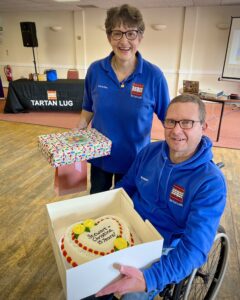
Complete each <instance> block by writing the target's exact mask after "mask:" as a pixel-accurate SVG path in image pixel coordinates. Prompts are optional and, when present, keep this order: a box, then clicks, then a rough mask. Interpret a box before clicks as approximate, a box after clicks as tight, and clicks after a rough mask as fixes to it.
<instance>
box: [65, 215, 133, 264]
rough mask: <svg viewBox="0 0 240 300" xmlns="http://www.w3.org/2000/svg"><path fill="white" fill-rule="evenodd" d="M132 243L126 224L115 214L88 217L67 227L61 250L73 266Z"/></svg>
mask: <svg viewBox="0 0 240 300" xmlns="http://www.w3.org/2000/svg"><path fill="white" fill-rule="evenodd" d="M133 245H134V240H133V237H132V234H131V233H130V231H129V228H128V226H127V224H126V223H125V222H124V221H123V220H122V219H121V218H119V217H116V216H111V215H107V216H103V217H100V218H98V219H96V220H92V219H88V220H85V221H82V222H78V223H75V224H72V225H71V226H70V227H68V229H67V231H66V233H65V235H64V237H63V238H62V240H61V251H62V254H63V256H64V257H65V258H66V260H67V262H68V263H70V264H71V265H72V266H73V267H76V266H78V265H79V264H82V263H84V262H87V261H89V260H92V259H95V258H98V257H100V256H104V255H108V254H110V253H113V252H114V251H118V250H121V249H124V248H126V247H130V246H133Z"/></svg>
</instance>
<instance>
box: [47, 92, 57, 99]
mask: <svg viewBox="0 0 240 300" xmlns="http://www.w3.org/2000/svg"><path fill="white" fill-rule="evenodd" d="M47 97H48V100H57V92H56V91H47Z"/></svg>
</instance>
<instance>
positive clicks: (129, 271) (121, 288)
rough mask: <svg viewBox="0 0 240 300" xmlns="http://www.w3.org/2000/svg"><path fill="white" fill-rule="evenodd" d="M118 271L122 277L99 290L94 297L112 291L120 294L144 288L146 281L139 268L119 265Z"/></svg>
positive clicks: (143, 289)
mask: <svg viewBox="0 0 240 300" xmlns="http://www.w3.org/2000/svg"><path fill="white" fill-rule="evenodd" d="M119 271H120V273H121V275H123V276H122V278H120V279H118V280H117V281H115V282H113V283H110V284H109V285H108V286H106V287H105V288H103V289H102V290H100V291H99V292H98V293H97V294H96V297H100V296H104V295H108V294H112V293H116V294H118V295H120V296H121V295H123V294H126V293H133V292H144V291H145V290H146V282H145V279H144V276H143V273H142V272H141V271H140V270H139V269H137V268H134V267H127V266H123V265H119Z"/></svg>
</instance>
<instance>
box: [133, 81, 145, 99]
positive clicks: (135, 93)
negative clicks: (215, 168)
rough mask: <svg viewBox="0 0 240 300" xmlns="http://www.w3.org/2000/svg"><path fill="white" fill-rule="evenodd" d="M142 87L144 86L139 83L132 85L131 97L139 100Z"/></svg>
mask: <svg viewBox="0 0 240 300" xmlns="http://www.w3.org/2000/svg"><path fill="white" fill-rule="evenodd" d="M143 87H144V86H143V84H141V83H133V85H132V89H131V96H135V97H139V98H141V97H142V95H143Z"/></svg>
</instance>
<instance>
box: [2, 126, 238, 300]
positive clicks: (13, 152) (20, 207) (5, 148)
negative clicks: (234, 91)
mask: <svg viewBox="0 0 240 300" xmlns="http://www.w3.org/2000/svg"><path fill="white" fill-rule="evenodd" d="M61 130H62V131H64V129H59V128H50V127H44V126H38V125H28V124H21V123H12V122H5V121H0V166H1V169H0V180H1V183H0V226H1V230H0V240H1V243H0V260H1V264H0V299H4V300H5V299H14V300H16V299H18V300H31V299H34V300H35V299H41V300H44V299H46V300H51V299H52V300H58V299H59V300H62V299H64V298H65V297H64V293H63V289H62V285H61V281H60V277H59V275H58V270H57V265H56V263H55V259H54V255H53V251H52V248H51V244H50V240H49V237H48V229H47V216H46V208H45V205H46V204H47V203H50V202H55V201H59V200H62V199H67V198H73V197H77V196H79V195H80V194H74V195H68V196H62V197H58V196H56V195H55V193H54V189H53V179H54V169H53V168H52V167H50V165H48V163H47V161H46V160H45V159H44V158H43V157H42V155H41V153H40V152H39V150H38V148H37V136H38V135H40V134H47V133H52V132H60V131H61ZM214 156H215V161H217V162H218V161H223V162H224V163H225V168H224V169H223V172H224V174H225V175H226V178H227V182H228V203H227V207H226V210H225V213H224V216H223V218H222V225H223V226H224V227H225V228H226V230H227V233H228V235H229V237H230V241H231V253H230V262H229V266H228V269H227V274H226V276H225V279H224V282H223V285H222V287H221V290H220V293H219V295H218V297H217V299H220V300H222V299H229V300H230V299H231V300H237V299H239V298H240V296H239V292H240V189H239V183H240V151H239V150H231V149H224V148H215V149H214ZM196 300H197V299H196Z"/></svg>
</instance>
